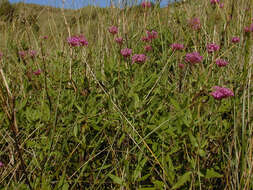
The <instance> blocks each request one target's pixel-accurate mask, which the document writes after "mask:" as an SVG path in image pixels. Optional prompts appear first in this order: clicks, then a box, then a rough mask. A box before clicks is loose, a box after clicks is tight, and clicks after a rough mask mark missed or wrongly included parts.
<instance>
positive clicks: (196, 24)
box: [188, 17, 201, 30]
mask: <svg viewBox="0 0 253 190" xmlns="http://www.w3.org/2000/svg"><path fill="white" fill-rule="evenodd" d="M188 24H189V25H190V27H191V28H192V29H193V30H199V29H200V28H201V23H200V20H199V18H196V17H195V18H192V19H191V20H189V22H188Z"/></svg>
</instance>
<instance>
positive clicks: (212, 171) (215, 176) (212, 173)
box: [206, 168, 223, 178]
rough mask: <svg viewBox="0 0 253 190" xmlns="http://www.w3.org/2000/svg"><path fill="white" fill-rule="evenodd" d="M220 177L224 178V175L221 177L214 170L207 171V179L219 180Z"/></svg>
mask: <svg viewBox="0 0 253 190" xmlns="http://www.w3.org/2000/svg"><path fill="white" fill-rule="evenodd" d="M219 177H223V175H221V174H219V173H218V172H216V171H214V169H213V168H211V169H207V171H206V178H219Z"/></svg>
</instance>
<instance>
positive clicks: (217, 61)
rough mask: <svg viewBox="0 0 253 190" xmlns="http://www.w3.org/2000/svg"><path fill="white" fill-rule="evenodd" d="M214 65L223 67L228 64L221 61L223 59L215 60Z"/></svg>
mask: <svg viewBox="0 0 253 190" xmlns="http://www.w3.org/2000/svg"><path fill="white" fill-rule="evenodd" d="M215 63H216V65H218V66H219V67H225V66H226V65H227V64H228V62H227V61H225V60H223V59H217V60H216V61H215Z"/></svg>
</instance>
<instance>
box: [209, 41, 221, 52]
mask: <svg viewBox="0 0 253 190" xmlns="http://www.w3.org/2000/svg"><path fill="white" fill-rule="evenodd" d="M206 49H207V52H208V53H213V52H215V51H218V50H219V49H220V46H219V45H217V44H215V43H210V44H208V45H207V46H206Z"/></svg>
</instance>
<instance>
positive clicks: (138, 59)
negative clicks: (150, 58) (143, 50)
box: [132, 54, 147, 63]
mask: <svg viewBox="0 0 253 190" xmlns="http://www.w3.org/2000/svg"><path fill="white" fill-rule="evenodd" d="M146 59H147V57H146V55H144V54H134V55H133V56H132V63H144V62H145V61H146Z"/></svg>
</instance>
